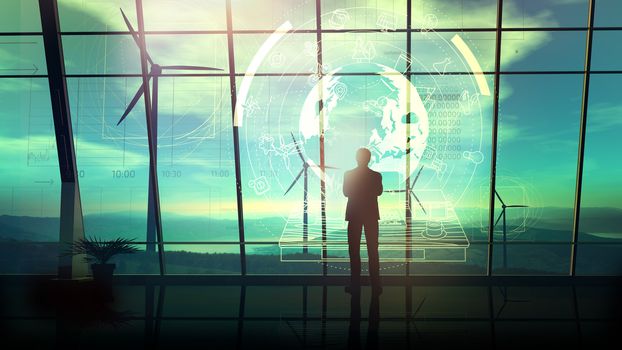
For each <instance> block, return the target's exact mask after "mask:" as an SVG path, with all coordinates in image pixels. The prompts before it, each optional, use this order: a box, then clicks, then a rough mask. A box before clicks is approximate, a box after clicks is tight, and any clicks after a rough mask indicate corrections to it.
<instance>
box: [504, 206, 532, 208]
mask: <svg viewBox="0 0 622 350" xmlns="http://www.w3.org/2000/svg"><path fill="white" fill-rule="evenodd" d="M505 207H506V208H529V206H527V205H506V206H505Z"/></svg>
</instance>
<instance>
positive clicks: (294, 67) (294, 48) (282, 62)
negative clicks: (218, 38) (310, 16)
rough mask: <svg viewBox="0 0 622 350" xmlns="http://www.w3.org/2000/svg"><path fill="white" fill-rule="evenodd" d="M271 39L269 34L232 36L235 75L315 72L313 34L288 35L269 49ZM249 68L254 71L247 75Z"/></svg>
mask: <svg viewBox="0 0 622 350" xmlns="http://www.w3.org/2000/svg"><path fill="white" fill-rule="evenodd" d="M271 37H272V36H271V35H268V34H238V35H235V36H234V45H235V67H236V68H235V69H236V73H274V74H280V73H307V74H311V73H313V72H315V71H316V70H317V44H316V37H315V34H299V33H298V34H287V35H285V36H283V37H281V38H280V39H279V40H278V42H276V43H275V44H274V45H272V46H271V45H270V42H271V41H270V40H271ZM264 50H267V51H264ZM252 67H257V68H256V69H255V70H254V71H253V72H250V69H252Z"/></svg>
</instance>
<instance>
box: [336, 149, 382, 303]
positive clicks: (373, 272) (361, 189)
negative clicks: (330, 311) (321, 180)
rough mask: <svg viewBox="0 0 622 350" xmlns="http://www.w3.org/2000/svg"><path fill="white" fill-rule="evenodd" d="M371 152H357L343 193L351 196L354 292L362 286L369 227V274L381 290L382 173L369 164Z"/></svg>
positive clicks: (351, 288) (376, 290) (348, 217)
mask: <svg viewBox="0 0 622 350" xmlns="http://www.w3.org/2000/svg"><path fill="white" fill-rule="evenodd" d="M370 159H371V152H369V150H368V149H367V148H360V149H359V150H358V151H357V152H356V162H357V163H358V167H356V168H354V169H352V170H350V171H348V172H346V174H345V176H344V178H343V194H344V196H346V197H348V205H347V207H346V221H348V250H349V252H350V270H351V280H350V286H349V287H346V291H347V292H350V293H353V292H356V291H358V288H359V287H360V277H361V252H360V250H361V229H364V230H365V240H366V241H367V256H368V261H369V263H368V264H369V276H370V278H371V284H372V291H373V292H374V293H377V294H379V293H381V292H382V289H381V287H380V276H379V275H380V272H379V262H378V220H379V219H380V214H379V212H378V196H380V195H381V194H382V175H380V173H378V172H375V171H373V170H371V169H369V168H368V167H367V165H368V164H369V160H370Z"/></svg>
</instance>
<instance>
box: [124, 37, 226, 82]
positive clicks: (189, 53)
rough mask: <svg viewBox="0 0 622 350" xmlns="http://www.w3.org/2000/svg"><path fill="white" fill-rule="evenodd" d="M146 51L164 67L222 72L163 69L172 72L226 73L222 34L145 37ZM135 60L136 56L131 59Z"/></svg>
mask: <svg viewBox="0 0 622 350" xmlns="http://www.w3.org/2000/svg"><path fill="white" fill-rule="evenodd" d="M147 50H149V55H151V58H152V59H153V60H154V62H155V63H157V64H159V65H162V66H165V65H194V66H207V67H212V68H219V69H221V70H222V71H217V72H214V71H184V70H167V69H165V70H164V72H163V73H164V74H167V73H168V74H175V73H227V72H228V71H229V60H228V51H227V36H226V35H224V34H202V35H196V34H183V35H148V36H147ZM134 57H135V59H137V60H139V61H138V62H139V64H140V55H137V56H134Z"/></svg>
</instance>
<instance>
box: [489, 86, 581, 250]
mask: <svg viewBox="0 0 622 350" xmlns="http://www.w3.org/2000/svg"><path fill="white" fill-rule="evenodd" d="M582 81H583V76H582V75H579V74H577V75H521V76H502V78H501V82H500V84H501V85H500V88H501V92H500V104H499V142H498V158H497V187H496V190H497V194H498V196H499V197H500V198H501V199H500V200H499V198H497V199H496V201H495V221H496V224H495V230H494V231H495V237H494V239H495V241H556V242H567V241H569V240H570V238H571V233H572V215H573V214H572V213H573V207H574V194H575V175H576V162H577V153H576V151H577V144H578V131H579V115H580V108H581V86H582ZM503 203H505V205H507V207H506V208H505V210H504V208H503ZM513 206H516V207H513ZM523 206H526V207H523ZM517 249H518V248H517ZM526 259H527V258H526Z"/></svg>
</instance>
